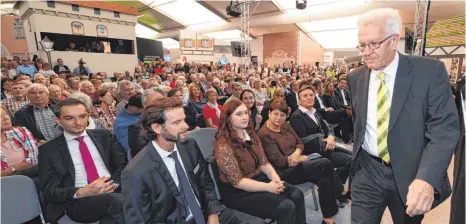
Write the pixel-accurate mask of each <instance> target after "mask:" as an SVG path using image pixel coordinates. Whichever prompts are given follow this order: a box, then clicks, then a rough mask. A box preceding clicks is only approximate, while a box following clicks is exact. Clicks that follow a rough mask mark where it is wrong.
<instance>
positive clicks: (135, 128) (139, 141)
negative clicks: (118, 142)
mask: <svg viewBox="0 0 466 224" xmlns="http://www.w3.org/2000/svg"><path fill="white" fill-rule="evenodd" d="M147 143H149V140H148V139H147V138H146V136H144V135H143V134H142V127H141V120H138V121H136V122H134V123H133V124H131V125H130V126H129V127H128V144H129V148H130V149H131V157H133V158H134V157H135V156H136V154H138V152H140V151H141V150H142V149H143V148H144V147H146V145H147Z"/></svg>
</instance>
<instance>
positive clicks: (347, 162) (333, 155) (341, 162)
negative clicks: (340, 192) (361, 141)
mask: <svg viewBox="0 0 466 224" xmlns="http://www.w3.org/2000/svg"><path fill="white" fill-rule="evenodd" d="M321 154H322V156H323V157H325V158H327V159H329V160H330V161H331V162H332V165H333V167H335V169H336V170H335V172H336V173H337V175H338V178H339V179H340V181H341V183H342V184H345V183H346V180H347V179H348V176H349V173H350V169H351V162H352V159H353V156H352V153H351V152H350V151H348V150H346V149H342V148H339V147H335V149H334V150H332V151H330V150H327V151H325V152H323V153H321Z"/></svg>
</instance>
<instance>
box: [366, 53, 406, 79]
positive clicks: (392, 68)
mask: <svg viewBox="0 0 466 224" xmlns="http://www.w3.org/2000/svg"><path fill="white" fill-rule="evenodd" d="M399 61H400V56H399V55H398V52H395V58H394V59H393V61H392V62H391V63H390V64H389V65H388V66H387V67H385V68H384V69H383V70H382V71H380V70H372V71H371V81H374V79H375V78H377V74H379V73H380V72H383V73H385V76H386V77H390V78H392V77H395V75H396V70H397V69H398V62H399Z"/></svg>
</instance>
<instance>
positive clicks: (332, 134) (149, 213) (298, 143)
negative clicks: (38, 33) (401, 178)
mask: <svg viewBox="0 0 466 224" xmlns="http://www.w3.org/2000/svg"><path fill="white" fill-rule="evenodd" d="M2 60H3V59H2ZM16 60H18V62H17V61H16ZM41 60H42V59H37V61H39V63H35V62H34V63H31V62H29V60H28V59H27V58H24V59H23V61H21V66H22V67H21V68H19V66H17V68H16V70H17V71H18V72H19V73H16V72H15V73H13V72H11V73H10V71H12V69H10V68H11V66H14V65H15V64H20V63H19V62H20V61H19V58H16V59H15V60H10V61H9V60H4V61H2V70H3V69H5V70H7V71H8V72H5V73H2V74H3V76H2V111H1V115H2V149H1V150H0V154H1V155H2V172H1V175H2V176H8V175H27V176H29V177H31V178H33V179H35V180H37V181H36V182H37V183H38V188H39V189H40V190H41V192H42V194H43V196H44V199H45V202H44V204H45V205H46V209H45V211H44V213H45V216H46V219H47V221H50V222H56V221H57V220H59V219H60V218H61V217H62V216H63V215H64V214H66V215H67V216H68V217H69V218H70V219H72V220H73V221H76V222H84V223H86V222H95V221H99V220H100V221H101V222H102V223H150V222H161V223H167V222H168V223H170V222H173V223H183V222H185V221H186V222H187V223H207V222H209V223H210V222H213V221H216V220H219V221H220V223H243V222H249V223H263V222H264V219H266V218H270V219H272V220H275V221H277V223H279V224H282V223H305V222H306V211H305V206H304V196H303V192H301V191H300V190H299V189H298V188H296V187H295V186H294V185H298V184H301V183H305V182H312V183H315V184H316V185H317V186H318V189H319V203H320V205H321V208H322V209H321V210H322V216H323V218H324V220H323V223H334V219H333V217H334V216H335V215H336V214H337V213H338V209H339V208H342V207H344V206H346V204H347V203H348V200H349V199H350V197H349V190H348V188H347V187H345V186H346V185H345V183H346V182H347V179H348V172H349V169H350V165H351V155H350V153H351V152H348V151H347V150H345V149H343V148H341V147H338V146H336V143H335V140H336V138H337V137H341V138H342V139H343V140H344V141H345V142H346V143H348V145H349V144H351V131H350V130H351V129H348V128H351V127H352V124H351V116H352V114H351V107H350V99H349V94H348V92H347V89H346V88H347V87H346V78H345V77H346V75H345V72H344V68H341V69H340V70H339V71H338V72H336V74H337V75H336V76H335V77H327V74H326V73H325V72H324V71H321V70H320V69H317V68H314V67H310V66H308V65H304V66H298V65H296V64H285V66H282V65H280V67H275V66H270V67H269V66H267V65H266V64H265V65H261V66H259V67H250V68H249V69H248V71H247V72H246V74H240V73H238V71H239V66H236V64H228V65H219V64H216V63H210V64H197V63H185V64H184V65H182V64H173V63H170V62H163V61H154V62H153V63H143V62H141V63H139V64H138V65H137V66H136V69H135V70H134V73H131V72H129V71H123V72H121V73H120V72H115V73H114V76H113V77H108V76H107V73H106V72H97V73H92V70H91V69H90V68H88V67H85V63H83V62H84V60H83V59H81V60H80V61H79V62H78V67H77V68H76V69H73V70H70V69H69V67H68V66H66V65H64V62H63V60H61V59H59V60H57V65H55V66H54V67H53V70H51V69H50V67H51V66H50V65H46V66H43V65H41V64H42V63H40V61H41ZM7 64H8V65H7ZM36 66H37V67H36ZM277 68H278V70H277ZM41 71H46V72H44V73H45V74H44V73H42V72H41ZM49 71H53V72H54V73H51V72H49ZM12 74H14V75H12ZM180 111H181V113H179V112H180ZM345 122H347V123H345ZM332 124H335V125H338V126H337V127H335V126H331V125H332ZM206 127H208V128H215V129H217V134H216V139H215V142H212V144H213V145H214V146H215V147H214V148H215V149H214V159H213V160H210V161H208V162H210V163H215V166H214V167H215V169H217V170H218V176H217V177H216V178H218V180H219V181H218V186H219V193H220V195H221V200H220V201H219V200H218V199H217V197H216V194H215V190H214V188H213V184H212V183H213V182H212V179H211V177H210V175H209V173H208V171H207V167H206V166H205V164H206V163H205V161H204V158H203V157H202V154H201V152H200V150H199V146H198V145H197V143H196V142H195V141H193V140H190V139H187V136H186V133H187V132H188V131H192V130H197V129H202V128H206ZM337 132H338V133H337ZM310 136H311V137H310ZM312 136H318V137H314V138H312ZM310 138H312V139H311V140H310ZM175 152H176V153H175ZM154 161H155V162H154ZM38 164H40V166H38ZM163 164H165V166H163ZM187 188H191V190H190V189H187Z"/></svg>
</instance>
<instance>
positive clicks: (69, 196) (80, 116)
mask: <svg viewBox="0 0 466 224" xmlns="http://www.w3.org/2000/svg"><path fill="white" fill-rule="evenodd" d="M88 117H89V114H88V112H87V110H86V106H85V105H84V103H83V102H81V101H79V100H77V99H66V100H64V101H62V102H59V103H58V104H57V123H59V124H60V125H61V126H62V127H63V129H64V132H63V134H61V135H60V136H58V137H57V138H54V139H52V140H50V141H48V142H47V143H45V144H43V145H42V146H40V147H39V151H40V153H39V164H40V165H39V181H40V187H41V189H42V191H43V193H44V197H45V201H46V202H47V219H48V220H47V221H49V222H51V223H55V222H56V221H57V220H58V219H59V218H60V217H62V216H63V215H64V214H65V213H66V215H68V217H69V218H70V219H71V220H73V221H75V222H82V223H90V222H96V221H100V223H109V224H110V223H112V224H114V223H118V224H123V223H125V220H124V216H123V205H122V199H121V194H120V193H114V192H116V191H119V189H120V188H119V185H120V174H121V171H122V170H123V168H124V167H125V165H126V163H127V162H126V156H125V153H124V149H123V148H122V147H121V146H119V145H118V144H114V140H113V138H112V135H110V133H109V132H108V131H107V130H105V129H103V130H85V128H86V126H87V122H88Z"/></svg>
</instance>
